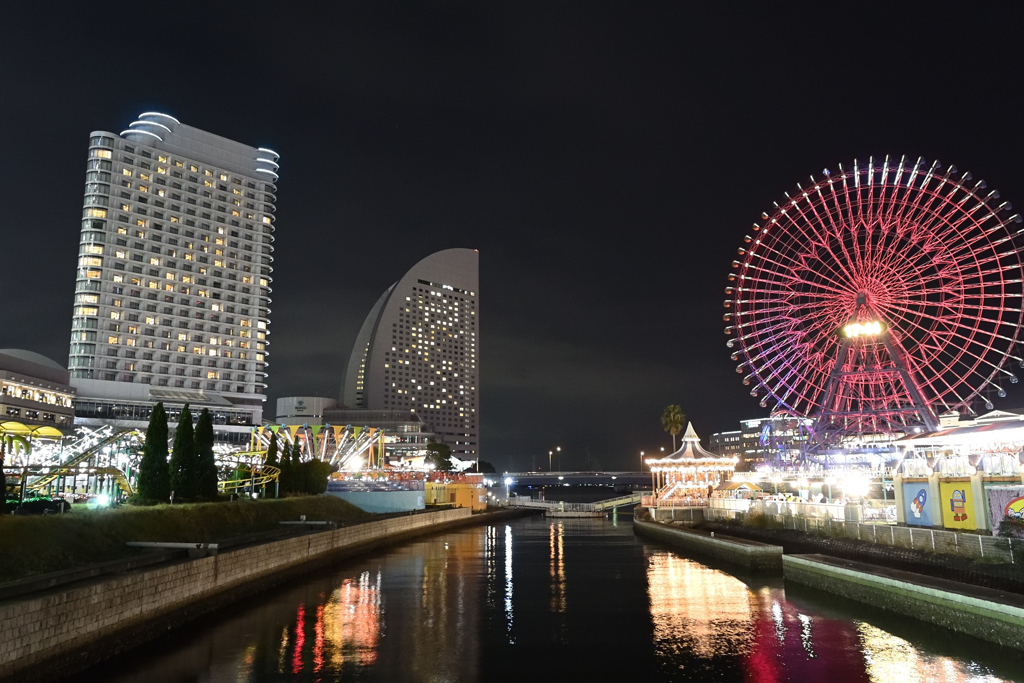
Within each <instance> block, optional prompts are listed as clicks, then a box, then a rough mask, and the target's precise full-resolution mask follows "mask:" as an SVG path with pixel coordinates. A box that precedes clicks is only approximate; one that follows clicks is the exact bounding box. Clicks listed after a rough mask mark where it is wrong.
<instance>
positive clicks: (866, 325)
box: [843, 320, 885, 338]
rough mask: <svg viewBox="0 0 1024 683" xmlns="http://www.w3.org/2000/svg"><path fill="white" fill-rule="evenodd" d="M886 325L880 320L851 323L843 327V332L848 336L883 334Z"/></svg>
mask: <svg viewBox="0 0 1024 683" xmlns="http://www.w3.org/2000/svg"><path fill="white" fill-rule="evenodd" d="M884 330H885V325H884V324H883V323H882V322H881V321H879V320H871V321H868V322H863V323H850V324H849V325H846V326H845V327H844V328H843V334H845V335H846V336H847V337H850V338H854V337H873V336H875V335H877V334H882V332H883V331H884Z"/></svg>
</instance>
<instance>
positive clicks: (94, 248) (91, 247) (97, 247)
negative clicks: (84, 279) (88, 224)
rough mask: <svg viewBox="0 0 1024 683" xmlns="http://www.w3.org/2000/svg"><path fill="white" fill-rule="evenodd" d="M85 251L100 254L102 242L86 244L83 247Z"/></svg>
mask: <svg viewBox="0 0 1024 683" xmlns="http://www.w3.org/2000/svg"><path fill="white" fill-rule="evenodd" d="M85 253H86V254H102V253H103V245H102V244H88V245H86V247H85Z"/></svg>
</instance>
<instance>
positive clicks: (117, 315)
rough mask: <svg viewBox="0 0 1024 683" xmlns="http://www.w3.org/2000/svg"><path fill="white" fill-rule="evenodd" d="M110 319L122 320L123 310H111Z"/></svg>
mask: <svg viewBox="0 0 1024 683" xmlns="http://www.w3.org/2000/svg"><path fill="white" fill-rule="evenodd" d="M110 319H111V320H120V319H121V311H111V312H110Z"/></svg>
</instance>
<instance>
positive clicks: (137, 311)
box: [69, 112, 278, 441]
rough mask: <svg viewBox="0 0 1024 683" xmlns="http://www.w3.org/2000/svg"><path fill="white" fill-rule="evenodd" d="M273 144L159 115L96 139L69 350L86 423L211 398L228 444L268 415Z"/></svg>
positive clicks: (201, 403)
mask: <svg viewBox="0 0 1024 683" xmlns="http://www.w3.org/2000/svg"><path fill="white" fill-rule="evenodd" d="M277 159H278V155H277V153H275V152H273V151H272V150H269V149H265V148H257V147H250V146H248V145H244V144H242V143H239V142H235V141H232V140H228V139H226V138H223V137H220V136H218V135H214V134H212V133H207V132H205V131H202V130H199V129H197V128H193V127H191V126H187V125H184V124H182V123H181V122H179V121H178V120H177V119H175V118H174V117H171V116H168V115H166V114H160V113H156V112H146V113H144V114H141V115H140V116H139V118H138V120H136V121H133V122H132V123H131V124H130V125H129V126H128V128H127V129H125V130H123V131H121V132H120V134H115V133H111V132H106V131H94V132H93V133H92V134H91V136H90V140H89V154H88V162H87V173H86V186H85V201H84V208H83V218H82V231H81V243H80V244H81V246H80V250H79V253H80V257H79V260H78V271H77V278H76V283H75V307H74V315H73V324H72V338H71V348H70V357H69V369H70V372H71V383H72V384H73V385H74V386H75V387H76V388H77V389H78V399H77V401H76V416H77V418H78V419H79V421H80V422H82V423H84V424H103V423H105V422H109V421H116V422H118V424H121V425H123V426H142V425H144V424H145V423H146V421H147V420H148V418H149V410H150V408H151V407H152V406H153V405H154V404H155V403H156V402H158V401H163V402H164V403H165V404H166V405H167V406H168V412H169V415H170V417H171V419H172V420H174V416H175V414H176V412H177V409H179V408H180V406H181V405H182V404H184V403H185V402H188V403H191V404H193V405H194V406H196V407H208V408H210V410H211V412H213V414H214V422H215V429H216V431H217V432H218V438H220V439H221V440H235V441H243V440H244V439H245V438H246V436H245V435H246V433H247V432H248V430H249V428H250V427H251V426H252V425H258V424H260V422H261V420H262V410H263V408H262V406H263V402H264V400H265V396H264V391H265V389H266V386H267V385H266V381H267V365H268V362H267V360H268V358H267V357H268V354H269V352H268V349H267V346H268V344H269V341H268V340H267V335H268V334H269V329H268V328H269V325H270V292H271V289H270V283H271V279H272V278H271V273H272V271H273V268H272V265H271V264H272V262H273V256H272V255H271V254H272V253H273V246H272V245H273V240H274V237H273V233H274V212H275V210H276V209H275V206H274V203H275V202H276V200H277V198H276V195H275V192H276V191H277V188H276V185H275V182H276V181H277V177H278V176H277V168H278V164H277Z"/></svg>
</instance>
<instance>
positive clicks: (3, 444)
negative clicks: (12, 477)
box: [0, 437, 7, 515]
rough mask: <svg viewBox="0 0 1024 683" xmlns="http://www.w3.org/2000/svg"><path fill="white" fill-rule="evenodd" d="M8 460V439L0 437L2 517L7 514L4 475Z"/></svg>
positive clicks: (0, 507)
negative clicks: (6, 460)
mask: <svg viewBox="0 0 1024 683" xmlns="http://www.w3.org/2000/svg"><path fill="white" fill-rule="evenodd" d="M6 458H7V439H6V438H4V437H0V515H6V514H7V476H6V475H5V474H4V460H5V459H6Z"/></svg>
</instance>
